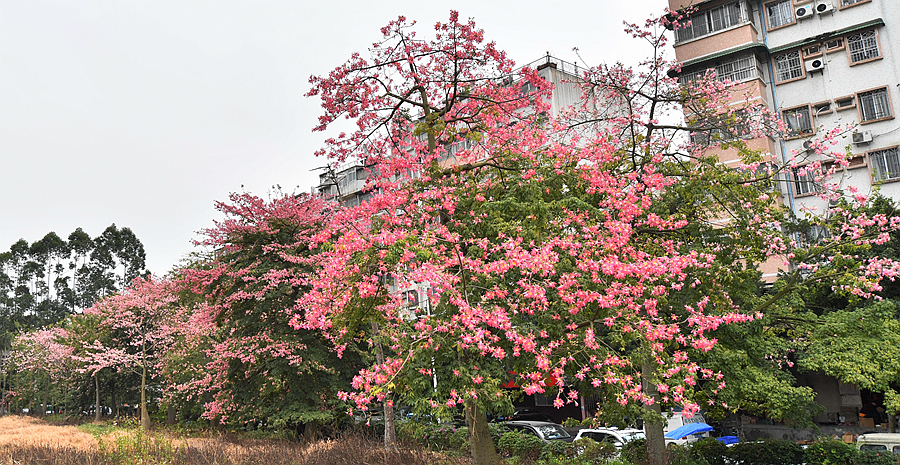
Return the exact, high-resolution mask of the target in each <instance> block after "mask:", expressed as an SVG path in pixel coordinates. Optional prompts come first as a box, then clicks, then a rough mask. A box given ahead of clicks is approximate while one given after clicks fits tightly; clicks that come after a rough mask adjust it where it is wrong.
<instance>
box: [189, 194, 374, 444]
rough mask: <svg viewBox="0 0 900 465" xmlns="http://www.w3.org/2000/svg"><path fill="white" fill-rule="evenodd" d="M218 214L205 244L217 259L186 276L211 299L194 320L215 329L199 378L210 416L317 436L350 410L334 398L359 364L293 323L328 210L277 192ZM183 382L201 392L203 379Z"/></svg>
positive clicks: (352, 353) (238, 199)
mask: <svg viewBox="0 0 900 465" xmlns="http://www.w3.org/2000/svg"><path fill="white" fill-rule="evenodd" d="M217 208H218V210H219V211H221V212H223V213H224V214H225V219H224V220H223V221H220V222H217V223H216V226H215V227H214V228H211V229H208V230H205V231H204V232H203V233H204V236H205V238H204V239H203V240H202V241H200V242H199V243H200V244H201V245H204V246H207V247H210V248H212V249H213V250H215V251H216V252H215V254H214V258H213V259H212V260H211V261H210V262H209V263H205V264H203V265H202V266H199V267H196V268H190V269H185V270H183V271H182V275H183V276H184V278H185V281H186V282H188V283H191V284H192V285H193V289H194V290H195V292H197V294H198V295H203V296H204V299H205V303H204V304H203V305H200V306H198V309H197V314H196V315H195V317H196V318H199V319H200V320H204V321H207V322H214V323H215V328H214V332H213V333H212V334H211V335H210V336H211V337H210V347H209V349H208V350H207V356H208V357H209V361H208V362H207V368H206V370H204V372H203V373H202V375H203V376H206V377H207V379H206V382H205V388H206V390H208V391H209V392H210V393H211V395H212V396H213V400H212V401H211V402H209V403H208V404H207V405H206V413H205V415H206V416H207V417H209V418H211V419H214V418H216V417H219V418H221V419H223V420H224V419H228V420H229V421H232V422H235V423H247V422H251V423H259V422H265V423H266V424H267V425H268V426H274V427H285V426H300V425H303V426H304V429H305V432H306V434H307V435H310V436H314V435H315V434H316V430H317V428H318V426H319V425H322V424H325V423H328V422H332V421H334V420H335V419H336V417H335V415H336V413H337V412H343V411H345V410H346V404H344V403H343V402H341V401H339V400H338V399H337V392H338V391H340V390H341V389H347V388H348V387H349V384H350V380H351V376H352V373H354V372H356V371H358V370H359V368H360V367H361V364H360V356H359V353H358V351H357V350H355V349H354V348H352V347H350V348H348V349H346V350H345V351H344V352H343V357H342V358H338V356H337V354H336V353H335V351H334V348H333V346H332V345H331V344H330V341H328V340H327V339H325V338H324V337H323V336H322V335H321V334H320V333H319V332H318V331H312V330H308V329H295V328H294V327H293V326H292V325H291V324H290V323H291V317H292V315H293V314H294V313H295V312H297V311H298V309H299V308H300V307H299V303H298V302H299V300H300V296H301V295H303V294H304V293H305V292H306V290H307V289H308V285H307V283H306V280H307V277H306V275H307V273H308V272H309V271H310V269H311V263H310V258H309V257H310V256H311V255H312V254H313V250H312V249H311V245H310V244H311V238H312V236H314V235H315V234H317V233H319V231H320V229H321V223H322V221H323V211H322V209H323V204H322V202H321V200H317V199H313V198H310V197H309V196H307V195H289V194H276V195H275V196H274V197H273V198H271V199H270V200H268V201H266V200H264V199H261V198H259V197H255V196H252V195H249V194H241V195H237V194H235V195H232V196H231V199H230V202H228V203H225V202H220V203H218V204H217ZM195 326H199V323H198V324H197V325H195ZM186 385H187V386H191V387H190V388H189V389H191V390H193V391H194V393H196V391H197V388H198V386H197V383H187V384H186ZM201 393H202V390H201ZM338 414H339V413H338Z"/></svg>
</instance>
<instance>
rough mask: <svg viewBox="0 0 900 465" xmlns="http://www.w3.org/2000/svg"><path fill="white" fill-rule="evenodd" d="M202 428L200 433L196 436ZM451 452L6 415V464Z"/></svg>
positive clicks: (432, 463)
mask: <svg viewBox="0 0 900 465" xmlns="http://www.w3.org/2000/svg"><path fill="white" fill-rule="evenodd" d="M196 436H200V437H196ZM467 463H469V461H468V460H467V459H463V458H455V457H454V458H450V457H446V456H442V455H438V454H434V453H432V452H428V451H423V450H404V449H401V450H400V451H398V452H392V453H386V452H385V451H384V449H383V447H381V443H380V442H379V441H377V440H376V439H374V438H370V437H365V436H362V435H347V436H345V437H342V438H340V439H336V440H323V441H318V442H314V443H301V442H294V441H287V440H278V439H256V438H247V437H241V436H236V435H221V434H216V433H214V432H206V433H202V432H201V434H199V435H198V434H192V437H186V436H184V435H179V434H177V433H171V432H165V431H143V430H141V429H139V428H135V427H133V426H129V425H118V424H112V423H100V424H92V423H86V424H83V425H80V426H72V425H57V424H51V423H48V422H46V421H44V420H40V419H36V418H31V417H23V416H5V417H0V465H32V464H58V465H125V464H141V465H156V464H160V465H162V464H165V465H195V464H196V465H250V464H254V465H289V464H290V465H294V464H304V465H305V464H309V465H320V464H321V465H333V464H371V465H375V464H385V465H441V464H446V465H455V464H467Z"/></svg>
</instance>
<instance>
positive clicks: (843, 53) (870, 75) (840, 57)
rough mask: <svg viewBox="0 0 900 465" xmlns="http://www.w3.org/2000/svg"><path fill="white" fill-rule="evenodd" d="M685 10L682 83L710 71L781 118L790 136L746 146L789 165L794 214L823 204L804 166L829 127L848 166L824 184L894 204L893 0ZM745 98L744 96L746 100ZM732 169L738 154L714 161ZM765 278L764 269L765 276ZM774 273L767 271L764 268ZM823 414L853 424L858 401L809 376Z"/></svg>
mask: <svg viewBox="0 0 900 465" xmlns="http://www.w3.org/2000/svg"><path fill="white" fill-rule="evenodd" d="M668 3H669V5H668V6H669V9H670V10H671V11H687V12H688V13H689V14H690V19H691V21H690V25H689V26H687V27H684V28H683V29H678V30H676V31H674V35H675V42H674V49H675V55H676V58H677V59H678V60H679V61H680V62H681V63H682V65H683V67H682V70H681V74H680V75H679V79H680V80H681V82H682V83H687V82H689V81H690V80H691V79H693V78H695V77H697V76H699V75H700V74H702V73H705V72H706V71H707V70H709V69H713V70H715V72H716V76H717V77H718V78H720V79H724V78H728V79H730V80H732V81H735V82H738V83H739V85H738V89H740V90H741V91H742V92H737V93H735V94H734V95H736V96H739V97H736V98H735V101H734V103H735V104H738V103H741V102H742V101H746V98H750V99H759V100H760V101H762V102H763V103H765V105H766V106H767V107H768V108H769V109H771V110H772V111H774V112H776V114H778V115H780V117H781V120H782V121H783V122H784V124H785V125H786V128H787V129H788V134H787V135H786V136H785V137H783V138H779V139H775V138H771V137H765V138H761V139H754V140H748V141H747V143H748V145H750V146H751V148H756V149H762V150H763V151H764V152H766V153H768V154H769V158H770V160H771V161H773V162H780V163H791V164H794V165H795V168H794V169H792V170H791V171H790V172H788V173H785V174H784V175H783V176H782V178H781V182H780V183H779V184H780V190H781V192H782V199H781V201H783V202H784V203H785V205H786V206H788V207H790V208H791V209H792V210H793V211H794V212H795V214H796V215H797V216H798V217H803V215H804V214H805V213H804V212H805V211H807V210H808V209H810V208H812V209H814V211H816V212H818V213H820V214H821V213H824V212H825V210H826V209H827V208H828V207H829V206H828V205H827V202H826V201H824V200H822V199H821V198H820V197H819V196H817V195H815V194H816V192H817V191H818V190H819V189H820V187H821V186H819V185H817V183H816V182H815V180H814V178H815V173H812V172H811V171H812V170H809V171H807V170H805V169H803V166H804V165H805V164H808V163H811V162H814V161H821V162H822V164H823V166H826V167H827V166H828V164H829V163H830V161H831V160H828V159H822V158H817V157H822V156H821V155H816V154H815V153H813V151H812V150H809V149H808V147H809V146H810V143H811V142H813V141H814V140H815V139H816V138H817V137H820V136H821V135H822V134H823V131H828V130H830V129H832V128H835V127H841V128H847V130H846V131H845V132H844V133H843V135H842V137H843V140H842V142H841V144H839V147H833V148H831V149H832V150H835V149H836V150H842V149H843V148H844V147H846V150H847V151H848V153H849V154H850V165H849V166H848V167H844V168H842V169H840V170H839V171H838V172H837V173H836V178H834V179H832V181H831V182H839V183H840V184H841V185H842V187H845V188H846V187H850V186H853V187H855V188H856V189H858V191H859V192H860V193H862V194H865V195H868V194H870V193H872V192H873V189H874V188H875V187H876V186H880V187H879V188H880V190H881V193H882V194H883V195H885V196H888V197H890V198H892V199H895V200H898V199H900V182H897V181H900V153H898V146H900V118H896V116H897V112H898V108H900V107H898V105H900V87H898V86H900V84H898V83H900V60H898V58H900V56H898V54H900V1H898V0H669V2H668ZM745 96H749V97H745ZM720 161H721V162H723V163H737V158H736V154H734V153H729V152H727V151H726V152H725V153H722V154H721V155H720ZM763 271H764V273H765V272H766V270H763ZM768 271H771V270H768ZM799 381H800V382H801V383H805V384H808V385H811V386H813V387H814V388H815V389H816V391H817V392H818V398H817V401H818V402H819V403H820V404H821V405H823V406H824V407H825V409H826V411H825V412H824V413H823V414H821V415H820V416H819V417H818V418H817V420H818V421H820V422H822V423H845V422H852V421H854V420H855V419H856V418H857V417H856V413H858V409H859V408H860V407H862V402H863V401H865V399H863V398H862V397H865V396H866V395H868V394H867V393H862V397H861V393H860V392H859V390H857V389H856V388H855V387H854V386H850V385H845V384H843V383H839V382H838V381H837V380H835V379H833V378H830V377H825V376H816V375H814V374H809V375H806V376H801V378H800V379H799Z"/></svg>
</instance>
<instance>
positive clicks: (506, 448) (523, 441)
mask: <svg viewBox="0 0 900 465" xmlns="http://www.w3.org/2000/svg"><path fill="white" fill-rule="evenodd" d="M497 446H498V447H497V448H498V449H499V450H498V452H499V453H500V455H501V456H504V457H519V458H522V459H530V460H535V459H537V458H538V457H539V456H540V455H541V452H542V451H543V449H544V441H541V439H540V438H538V437H537V436H533V435H530V434H522V433H520V432H518V431H510V432H507V433H504V434H503V436H500V441H498V443H497Z"/></svg>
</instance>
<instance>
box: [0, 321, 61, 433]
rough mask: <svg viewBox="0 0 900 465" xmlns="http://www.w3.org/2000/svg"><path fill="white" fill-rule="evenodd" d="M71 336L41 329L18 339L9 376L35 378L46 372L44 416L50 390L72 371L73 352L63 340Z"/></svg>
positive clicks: (57, 331) (22, 335)
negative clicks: (21, 374) (19, 373)
mask: <svg viewBox="0 0 900 465" xmlns="http://www.w3.org/2000/svg"><path fill="white" fill-rule="evenodd" d="M66 337H68V334H67V332H66V331H65V330H64V329H62V328H50V329H38V330H34V331H31V332H27V333H22V334H20V335H19V336H17V337H16V338H15V340H14V341H13V345H12V351H11V355H10V357H9V359H8V360H7V366H5V367H4V370H5V371H7V373H9V372H11V371H13V370H16V371H22V372H31V374H32V375H33V376H35V378H37V376H38V375H39V373H41V372H43V373H44V378H45V380H46V383H45V384H44V396H43V401H42V403H41V411H40V414H41V415H44V413H45V412H46V411H47V406H48V403H47V402H48V399H49V397H50V387H51V386H52V385H53V383H54V381H59V380H61V379H64V378H65V377H66V376H67V375H68V374H69V373H70V372H71V371H72V366H71V360H72V349H71V348H70V347H69V346H67V345H66V344H65V343H64V342H63V341H64V339H66Z"/></svg>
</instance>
